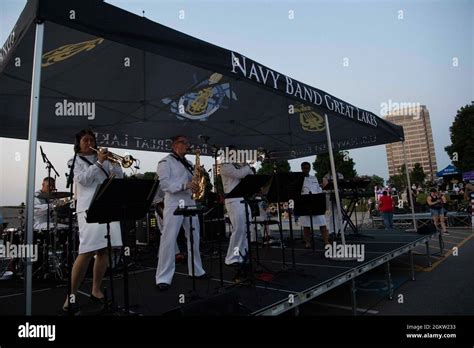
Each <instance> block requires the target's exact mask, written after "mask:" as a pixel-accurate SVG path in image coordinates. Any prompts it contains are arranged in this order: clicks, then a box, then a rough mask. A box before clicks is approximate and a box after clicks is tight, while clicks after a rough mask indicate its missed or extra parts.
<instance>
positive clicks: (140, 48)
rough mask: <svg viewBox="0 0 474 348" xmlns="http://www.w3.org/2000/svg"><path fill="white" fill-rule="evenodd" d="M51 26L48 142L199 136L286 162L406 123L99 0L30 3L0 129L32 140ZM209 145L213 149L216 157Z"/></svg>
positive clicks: (8, 50)
mask: <svg viewBox="0 0 474 348" xmlns="http://www.w3.org/2000/svg"><path fill="white" fill-rule="evenodd" d="M37 19H40V20H42V21H44V23H45V26H44V30H45V33H44V43H43V58H42V69H41V90H40V96H41V97H40V105H39V128H38V140H40V141H48V142H60V143H71V142H73V135H74V134H75V133H76V132H77V131H78V130H79V129H82V128H85V127H89V126H90V127H91V128H93V129H94V130H95V131H96V132H97V133H98V142H99V145H101V146H111V147H118V148H128V149H136V150H150V151H165V152H166V151H169V150H170V148H169V143H168V142H167V141H166V139H167V138H169V137H170V136H171V135H172V134H174V133H183V134H187V135H189V137H190V139H191V141H194V142H197V136H198V135H199V134H204V135H206V136H209V137H210V138H211V139H210V141H211V142H213V143H216V144H220V145H225V144H229V143H232V144H235V145H236V146H239V147H242V148H248V149H250V148H251V149H256V148H258V147H264V148H265V149H267V150H268V151H273V152H275V153H276V154H277V156H278V157H284V158H297V157H304V156H309V155H313V154H316V153H323V152H327V145H326V144H327V142H326V136H325V132H324V127H325V126H324V114H325V113H327V114H328V117H329V118H330V121H331V125H332V129H333V130H334V131H333V134H332V138H333V142H334V149H335V150H342V149H352V148H359V147H365V146H373V145H379V144H385V143H389V142H395V141H400V140H403V130H402V128H401V127H399V126H396V125H393V124H391V123H389V122H387V121H385V120H382V119H380V118H378V117H377V116H376V115H374V114H373V113H370V112H368V111H366V110H362V109H359V108H357V107H356V106H353V105H351V104H349V103H346V102H344V101H342V100H340V99H338V98H336V97H334V96H332V95H330V94H327V93H325V92H324V91H322V90H319V89H317V88H314V87H310V86H308V85H305V84H303V83H301V82H298V81H296V80H293V79H291V78H290V77H288V76H285V75H284V74H281V73H278V72H276V71H274V70H272V69H269V68H267V67H265V66H264V65H262V64H259V63H257V62H254V61H252V60H250V59H249V58H247V57H244V56H242V55H240V54H239V53H236V52H233V51H230V50H226V49H223V48H220V47H217V46H214V45H212V44H209V43H207V42H204V41H201V40H198V39H196V38H193V37H191V36H188V35H185V34H182V33H180V32H177V31H175V30H172V29H170V28H167V27H165V26H162V25H160V24H157V23H154V22H151V21H150V20H148V19H146V18H143V17H139V16H136V15H133V14H131V13H128V12H126V11H124V10H121V9H119V8H116V7H114V6H112V5H109V4H107V3H104V2H101V1H90V0H89V1H67V2H64V1H56V0H53V1H39V0H36V1H29V2H28V4H27V6H26V8H25V10H24V11H23V13H22V15H21V17H20V19H19V21H18V23H17V24H16V26H15V27H14V29H13V31H12V33H11V35H10V38H9V39H8V40H7V43H6V45H5V46H4V49H3V50H2V55H1V56H0V73H1V75H0V84H1V86H2V88H1V93H0V115H1V118H0V120H1V121H0V122H1V127H0V136H2V137H9V138H19V139H27V138H28V132H27V129H28V122H29V119H28V113H29V98H30V88H31V75H32V63H33V60H32V57H33V49H34V34H35V25H34V23H35V20H37ZM206 151H207V149H206V148H204V149H203V153H204V154H206Z"/></svg>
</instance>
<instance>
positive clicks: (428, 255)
mask: <svg viewBox="0 0 474 348" xmlns="http://www.w3.org/2000/svg"><path fill="white" fill-rule="evenodd" d="M426 256H427V257H428V267H431V255H430V242H429V241H428V240H427V241H426Z"/></svg>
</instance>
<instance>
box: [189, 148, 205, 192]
mask: <svg viewBox="0 0 474 348" xmlns="http://www.w3.org/2000/svg"><path fill="white" fill-rule="evenodd" d="M195 154H196V159H195V161H194V173H193V179H192V182H193V183H194V184H196V185H197V186H198V190H197V191H196V192H193V194H192V199H193V201H199V200H201V199H203V198H204V194H205V192H206V178H205V176H204V175H203V173H202V168H201V160H200V155H201V153H200V151H199V150H196V151H195Z"/></svg>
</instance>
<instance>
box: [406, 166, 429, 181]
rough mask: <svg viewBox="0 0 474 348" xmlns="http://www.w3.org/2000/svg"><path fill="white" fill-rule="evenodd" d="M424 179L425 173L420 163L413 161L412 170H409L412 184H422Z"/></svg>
mask: <svg viewBox="0 0 474 348" xmlns="http://www.w3.org/2000/svg"><path fill="white" fill-rule="evenodd" d="M425 179H426V174H425V172H424V171H423V167H422V166H421V164H420V163H415V165H414V166H413V170H412V171H411V172H410V181H411V183H412V184H420V185H421V184H423V183H424V181H425Z"/></svg>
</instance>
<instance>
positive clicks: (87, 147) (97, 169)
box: [63, 129, 123, 314]
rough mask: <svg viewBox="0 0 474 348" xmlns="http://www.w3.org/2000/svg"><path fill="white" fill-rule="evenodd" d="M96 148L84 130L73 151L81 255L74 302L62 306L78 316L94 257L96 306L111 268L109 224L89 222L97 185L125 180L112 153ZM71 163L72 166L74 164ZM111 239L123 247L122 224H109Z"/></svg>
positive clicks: (101, 299) (75, 273) (75, 274)
mask: <svg viewBox="0 0 474 348" xmlns="http://www.w3.org/2000/svg"><path fill="white" fill-rule="evenodd" d="M95 147H96V139H95V135H94V133H93V132H92V131H91V130H90V129H84V130H82V131H80V132H79V133H77V134H76V141H75V145H74V151H75V152H76V153H77V157H76V161H75V164H74V184H75V191H76V193H75V195H76V199H77V204H76V212H77V220H78V224H79V256H78V257H77V259H76V261H75V262H74V266H73V268H72V275H71V282H72V289H71V294H72V295H74V296H73V298H74V301H71V308H69V301H68V299H66V301H65V303H64V306H63V310H64V311H65V312H68V311H69V310H71V311H72V312H73V314H78V312H79V306H78V303H77V302H78V301H77V296H76V295H77V290H78V289H79V286H80V285H81V283H82V281H83V279H84V276H85V274H86V272H87V269H88V267H89V263H90V261H91V259H92V258H93V257H94V256H95V262H94V270H93V272H94V273H93V282H92V291H91V294H90V300H91V301H92V302H94V303H96V304H103V302H104V294H103V293H102V290H101V284H102V279H103V277H104V274H105V271H106V270H107V266H108V253H107V239H106V238H105V236H106V234H107V225H106V224H98V223H87V222H86V210H87V209H88V208H89V205H90V203H91V201H92V197H93V195H94V193H95V190H96V188H97V186H98V185H100V184H101V183H102V182H103V181H104V180H105V179H107V178H108V177H109V176H111V175H114V176H115V177H117V178H122V177H123V171H122V168H121V167H120V165H116V163H112V162H111V161H109V160H108V158H109V156H110V153H108V152H107V149H101V150H99V151H97V152H95V151H94V150H93V149H94V148H95ZM70 162H71V163H72V161H70ZM110 237H111V243H112V247H120V246H122V236H121V231H120V223H119V222H112V223H110ZM72 302H74V303H72Z"/></svg>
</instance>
